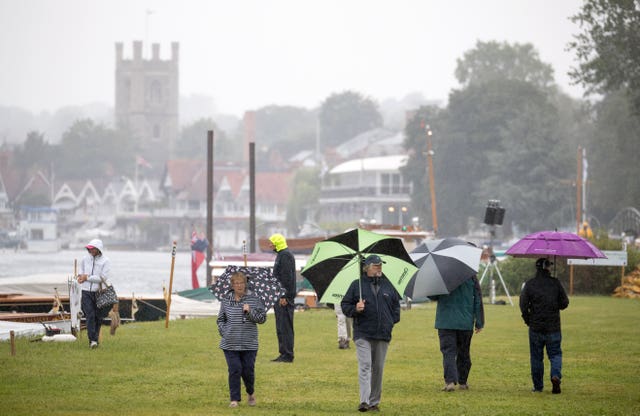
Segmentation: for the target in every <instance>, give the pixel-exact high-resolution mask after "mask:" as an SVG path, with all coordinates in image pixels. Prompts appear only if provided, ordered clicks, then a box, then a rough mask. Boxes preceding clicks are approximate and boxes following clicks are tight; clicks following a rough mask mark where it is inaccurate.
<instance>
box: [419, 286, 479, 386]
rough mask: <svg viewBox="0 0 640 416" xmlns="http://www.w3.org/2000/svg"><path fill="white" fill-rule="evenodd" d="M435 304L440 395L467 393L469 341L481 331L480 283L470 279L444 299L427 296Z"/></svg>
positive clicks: (441, 296)
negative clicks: (464, 391) (442, 373)
mask: <svg viewBox="0 0 640 416" xmlns="http://www.w3.org/2000/svg"><path fill="white" fill-rule="evenodd" d="M429 298H430V299H432V300H437V301H438V307H437V309H436V325H435V326H436V329H437V330H438V338H439V339H440V352H442V367H443V369H444V387H443V388H442V391H454V390H455V388H456V384H459V386H460V387H459V388H460V390H467V389H469V385H468V384H467V379H468V377H469V371H470V370H471V352H470V350H471V337H472V336H473V330H474V328H475V332H476V334H477V333H479V332H480V331H481V330H482V328H484V308H483V306H482V292H481V291H480V283H478V279H477V278H476V277H475V276H473V277H472V278H471V279H468V280H465V281H464V282H462V284H461V285H460V286H458V287H457V288H456V289H455V290H453V291H452V292H451V293H449V294H448V295H440V296H430V297H429Z"/></svg>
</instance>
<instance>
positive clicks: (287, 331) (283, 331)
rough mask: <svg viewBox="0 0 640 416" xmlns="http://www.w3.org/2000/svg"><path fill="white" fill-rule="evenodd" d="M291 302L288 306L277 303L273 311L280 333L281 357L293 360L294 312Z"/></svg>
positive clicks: (278, 333) (277, 330)
mask: <svg viewBox="0 0 640 416" xmlns="http://www.w3.org/2000/svg"><path fill="white" fill-rule="evenodd" d="M294 309H295V308H294V306H293V304H292V303H291V302H289V303H287V305H286V306H280V303H276V304H275V306H274V307H273V311H274V313H275V315H276V334H277V335H278V350H279V352H280V357H282V358H285V359H288V360H293V312H294Z"/></svg>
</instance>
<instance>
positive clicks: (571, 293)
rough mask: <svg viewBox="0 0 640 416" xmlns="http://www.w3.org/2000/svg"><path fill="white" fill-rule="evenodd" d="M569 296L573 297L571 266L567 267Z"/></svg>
mask: <svg viewBox="0 0 640 416" xmlns="http://www.w3.org/2000/svg"><path fill="white" fill-rule="evenodd" d="M569 296H573V264H570V265H569Z"/></svg>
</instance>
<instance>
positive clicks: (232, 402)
mask: <svg viewBox="0 0 640 416" xmlns="http://www.w3.org/2000/svg"><path fill="white" fill-rule="evenodd" d="M229 407H238V402H237V401H235V400H231V403H229Z"/></svg>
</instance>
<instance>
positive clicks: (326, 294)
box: [301, 228, 418, 303]
mask: <svg viewBox="0 0 640 416" xmlns="http://www.w3.org/2000/svg"><path fill="white" fill-rule="evenodd" d="M371 254H376V255H378V256H380V258H381V259H382V260H383V261H384V262H385V264H384V266H383V267H382V272H383V274H384V275H385V277H386V278H387V279H388V280H389V281H390V282H391V284H392V285H393V286H394V287H395V288H396V290H397V291H398V293H400V295H401V296H402V295H403V294H404V291H405V288H406V287H407V284H408V283H409V281H410V280H411V277H412V276H413V275H414V274H415V273H416V271H417V270H418V268H417V267H416V266H415V264H413V261H411V257H410V256H409V253H407V250H406V249H405V248H404V245H403V244H402V240H400V239H399V238H394V237H389V236H386V235H383V234H377V233H373V232H371V231H367V230H363V229H360V228H356V229H353V230H351V231H347V232H346V233H343V234H338V235H336V236H334V237H330V238H328V239H326V240H323V241H320V242H318V243H316V245H315V247H314V248H313V253H311V256H310V257H309V260H308V262H307V265H306V266H305V268H304V269H303V270H302V272H301V273H302V275H303V276H304V277H306V278H307V280H309V282H310V283H311V285H312V286H313V288H314V289H315V291H316V293H317V295H318V298H319V299H320V302H322V303H338V302H340V301H341V300H342V298H343V296H344V294H345V293H346V292H347V289H349V286H350V285H351V282H353V281H354V280H357V279H359V277H360V275H361V273H362V264H363V261H364V259H365V258H367V257H368V256H370V255H371Z"/></svg>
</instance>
